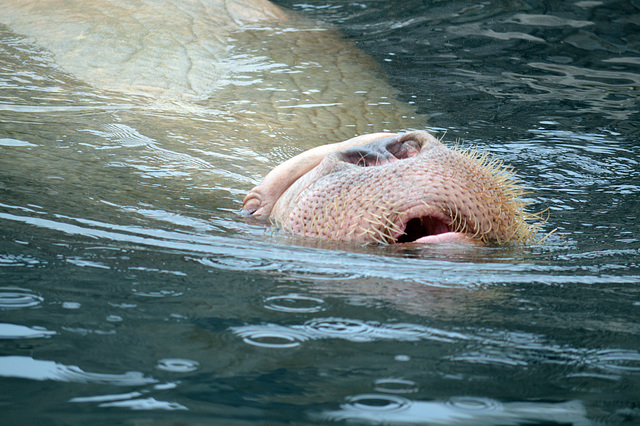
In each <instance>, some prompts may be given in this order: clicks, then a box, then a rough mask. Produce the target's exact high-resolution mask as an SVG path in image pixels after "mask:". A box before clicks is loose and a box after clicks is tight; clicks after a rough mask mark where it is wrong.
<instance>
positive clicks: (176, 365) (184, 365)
mask: <svg viewBox="0 0 640 426" xmlns="http://www.w3.org/2000/svg"><path fill="white" fill-rule="evenodd" d="M199 366H200V364H199V363H198V362H197V361H192V360H190V359H180V358H164V359H161V360H159V361H158V365H156V368H157V369H158V370H164V371H170V372H172V373H189V372H191V371H196V370H197V369H198V367H199Z"/></svg>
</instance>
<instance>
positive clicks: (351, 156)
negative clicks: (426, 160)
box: [340, 137, 421, 167]
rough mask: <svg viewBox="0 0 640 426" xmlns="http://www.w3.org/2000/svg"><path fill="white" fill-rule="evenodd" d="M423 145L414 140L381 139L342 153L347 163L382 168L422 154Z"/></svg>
mask: <svg viewBox="0 0 640 426" xmlns="http://www.w3.org/2000/svg"><path fill="white" fill-rule="evenodd" d="M420 148H421V144H420V143H419V142H417V141H414V140H412V139H407V140H400V139H399V138H397V137H391V138H380V139H377V140H374V141H372V142H369V143H368V144H366V145H363V146H358V147H354V148H348V149H345V150H343V151H341V152H340V154H341V155H342V160H343V161H344V162H346V163H351V164H355V165H356V166H361V167H371V166H381V165H383V164H387V163H393V162H394V161H398V160H405V159H407V158H410V157H414V156H416V155H418V154H419V153H420Z"/></svg>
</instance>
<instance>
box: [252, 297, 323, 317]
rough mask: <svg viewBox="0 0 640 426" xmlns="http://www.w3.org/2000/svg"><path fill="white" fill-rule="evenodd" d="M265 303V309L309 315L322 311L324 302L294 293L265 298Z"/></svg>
mask: <svg viewBox="0 0 640 426" xmlns="http://www.w3.org/2000/svg"><path fill="white" fill-rule="evenodd" d="M265 302H266V304H265V306H264V307H265V308H267V309H271V310H273V311H280V312H288V313H302V314H310V313H314V312H320V311H323V310H324V308H323V307H322V304H323V303H324V300H322V299H320V298H317V297H311V296H301V295H299V294H295V293H292V294H287V295H284V296H271V297H267V298H266V299H265Z"/></svg>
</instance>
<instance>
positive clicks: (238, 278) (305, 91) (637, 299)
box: [0, 0, 640, 424]
mask: <svg viewBox="0 0 640 426" xmlns="http://www.w3.org/2000/svg"><path fill="white" fill-rule="evenodd" d="M152 3H153V4H155V3H156V2H150V4H152ZM280 3H281V4H284V5H285V6H289V7H291V8H293V9H295V10H296V11H298V12H300V13H303V14H305V15H306V16H307V18H304V19H303V18H300V17H296V16H295V15H290V16H289V18H288V20H287V21H280V22H274V21H269V22H261V23H260V22H258V23H252V24H250V25H248V26H244V27H238V28H236V29H235V30H233V31H229V32H228V33H225V35H224V42H225V43H226V44H225V46H226V47H225V52H226V53H224V54H221V53H220V52H218V51H216V52H210V53H211V55H212V56H211V57H209V56H207V55H208V54H206V53H203V52H204V50H202V49H201V47H202V46H203V45H202V44H198V43H200V42H201V41H202V40H198V39H197V37H196V40H195V41H194V42H195V43H196V45H197V46H195V47H194V49H195V50H193V51H192V52H199V53H197V54H196V53H194V57H196V58H199V59H207V58H208V59H211V58H213V57H215V58H217V59H218V60H219V61H220V63H221V65H220V66H221V67H222V68H224V70H225V72H224V73H223V74H219V75H216V76H215V81H214V82H212V81H205V80H206V79H204V80H203V79H201V77H203V76H209V74H208V72H204V73H203V74H200V75H199V77H198V82H199V83H198V84H199V85H196V86H197V87H196V86H193V87H192V89H194V90H195V92H189V93H186V92H185V93H182V92H181V91H180V90H177V89H176V90H165V89H166V88H165V89H162V88H160V89H159V88H156V89H157V90H160V92H162V95H158V96H152V97H148V96H146V95H148V92H144V91H140V90H129V89H131V88H132V87H133V86H132V84H131V80H127V79H123V80H120V81H118V80H115V81H114V80H113V78H112V76H110V75H109V74H108V73H104V74H100V75H99V77H100V78H97V79H92V77H91V75H92V74H91V73H92V70H91V68H88V69H86V70H83V71H81V72H80V71H79V72H78V73H73V72H72V71H73V70H70V69H66V68H65V67H63V66H62V65H61V63H60V62H58V61H59V58H60V52H56V51H52V49H53V50H55V49H63V48H65V46H64V43H61V42H60V40H57V39H55V36H59V33H58V32H55V31H52V30H51V26H50V23H51V22H54V20H53V19H51V20H50V21H46V22H45V21H38V22H44V23H42V27H39V29H38V30H37V31H36V32H34V33H29V32H28V31H27V30H28V29H29V28H28V26H27V27H22V28H23V30H24V32H22V33H21V32H20V31H18V30H16V29H15V28H12V26H11V25H12V24H11V23H10V22H8V21H6V19H8V18H7V17H9V14H8V13H4V11H5V10H9V9H3V15H2V17H0V22H5V24H6V25H1V24H0V58H1V59H0V386H2V388H3V389H4V390H5V392H4V394H5V403H6V404H5V410H4V411H3V420H4V419H6V421H7V422H8V423H13V424H19V423H20V424H22V423H25V422H26V423H42V422H43V421H46V422H54V423H60V424H68V423H78V422H82V421H84V417H83V418H82V419H81V418H80V416H86V415H87V414H88V415H90V416H91V417H92V418H96V416H98V417H99V418H101V419H104V420H103V422H104V423H105V424H107V423H108V424H112V423H118V422H121V420H122V419H123V416H130V415H132V414H131V413H132V412H135V413H136V415H137V416H139V417H137V418H136V419H138V420H140V421H141V422H145V421H146V422H151V423H153V422H156V421H160V422H162V421H183V422H190V421H194V422H201V423H211V422H214V423H231V422H240V423H243V424H250V423H256V424H264V423H265V422H266V423H270V424H271V423H273V424H278V423H282V424H288V423H291V422H298V423H300V424H304V423H309V424H315V423H317V422H335V421H356V422H362V423H384V422H388V423H407V424H416V423H420V422H424V423H429V424H495V423H499V424H522V423H527V422H532V423H572V424H591V423H596V424H597V423H604V424H623V423H625V422H626V423H627V424H635V423H637V422H638V420H640V413H639V412H638V411H637V409H636V406H637V401H638V400H639V399H640V380H639V379H640V376H639V373H640V352H639V348H640V342H639V341H638V337H637V336H639V335H640V321H638V310H639V309H640V289H639V288H638V283H639V282H640V267H639V262H638V259H639V255H640V239H639V238H638V235H640V228H639V227H638V207H637V206H638V201H639V200H638V194H639V192H640V179H639V170H640V167H639V162H640V155H639V151H638V144H637V137H638V122H639V121H638V120H639V112H638V94H637V92H638V88H639V83H638V82H639V81H640V71H639V68H638V67H640V59H639V55H640V53H639V52H640V49H639V48H638V46H639V45H638V43H639V41H640V39H639V38H638V36H637V34H638V31H637V29H638V28H637V27H638V16H640V6H639V5H638V4H637V2H634V1H631V2H616V1H613V2H606V1H597V2H591V1H589V2H559V3H558V2H554V3H551V2H546V3H545V2H543V3H539V4H528V3H526V4H525V3H521V2H500V3H477V2H466V1H449V2H439V3H438V2H436V3H428V2H419V1H408V2H404V3H403V4H402V7H399V6H398V4H397V2H387V1H377V2H351V1H331V2H327V1H316V0H313V1H307V2H305V3H304V4H300V3H299V2H291V1H282V2H280ZM7 4H8V3H7ZM65 4H69V5H71V4H72V3H65ZM43 10H44V9H42V10H39V11H38V13H46V11H44V12H43ZM59 10H62V9H59ZM185 10H186V9H185ZM183 12H184V10H183V11H181V12H176V16H175V22H174V24H175V25H178V24H179V23H180V22H182V23H183V24H184V25H185V28H186V27H187V26H188V25H189V24H188V22H187V21H188V20H187V21H184V20H183V21H181V19H183V18H184V15H182V13H183ZM56 13H57V12H56ZM114 16H115V15H114ZM315 19H320V20H323V21H327V22H330V23H331V24H336V25H338V26H340V28H341V29H343V30H344V31H345V33H346V34H347V36H348V37H350V38H351V39H353V40H351V41H353V42H356V43H357V46H358V47H360V48H362V49H364V50H365V51H366V52H367V53H369V54H371V55H372V56H373V57H374V58H375V59H376V60H377V62H379V63H380V64H381V67H382V69H383V71H385V72H386V73H387V77H388V81H390V82H391V83H392V84H393V85H394V86H395V88H394V87H392V86H391V85H390V84H389V83H388V82H387V79H385V78H382V76H381V74H380V73H379V71H378V70H377V68H376V64H375V63H374V62H373V61H372V60H371V58H370V57H368V56H366V55H365V54H363V53H362V51H360V50H358V49H357V48H356V47H354V45H353V44H351V43H350V42H349V41H344V40H342V39H341V38H340V35H339V34H338V33H337V32H336V31H335V30H334V29H331V28H330V24H325V23H322V22H317V21H315ZM108 22H110V21H109V20H105V23H106V24H105V25H107V24H108ZM131 22H132V21H127V22H123V27H122V28H124V30H122V29H121V30H122V31H123V32H122V33H117V31H119V30H117V29H114V31H115V32H114V34H117V37H116V38H117V39H122V40H127V41H128V42H130V41H131V40H132V39H129V38H127V37H128V36H127V34H129V35H132V34H136V33H135V29H133V30H129V29H127V28H128V27H126V25H129V24H131ZM14 23H15V20H14ZM39 25H40V24H39ZM53 27H55V25H53ZM131 28H135V27H131ZM154 28H164V27H162V26H161V25H160V27H154ZM39 31H45V32H46V31H52V32H51V33H50V35H51V37H53V38H51V37H50V38H49V39H48V41H47V43H43V42H41V40H40V39H39V37H41V33H39ZM127 31H128V32H127ZM220 34H221V33H220ZM220 34H218V36H220ZM181 37H182V35H181ZM178 38H179V37H178ZM88 41H90V40H84V41H83V43H85V42H88ZM175 41H176V40H173V41H172V40H169V39H166V40H164V41H163V43H165V47H166V48H168V49H171V48H172V46H173V48H175V45H172V43H173V42H175ZM176 43H177V42H176ZM81 45H83V46H85V47H86V46H89V47H91V44H82V43H81ZM61 46H62V47H61ZM198 46H199V47H198ZM125 47H126V46H125ZM123 48H124V47H123ZM88 53H91V50H89V51H88ZM147 53H148V52H147ZM214 53H215V55H214ZM140 54H141V55H142V56H144V55H145V54H146V53H145V51H144V49H143V50H141V53H140ZM198 55H204V56H198ZM219 55H222V56H219ZM150 57H152V56H150ZM67 59H68V58H67ZM87 63H89V62H87ZM76 65H82V64H76ZM201 65H202V66H203V67H204V68H201V69H207V70H208V69H209V68H207V67H208V66H207V65H206V64H204V63H202V64H201ZM222 68H221V69H222ZM94 71H95V70H94ZM165 71H166V70H165ZM174 71H176V70H174ZM178 71H179V70H178ZM85 72H87V73H88V74H83V73H85ZM169 74H171V73H170V72H169ZM167 75H168V74H167ZM83 76H84V77H86V78H83ZM149 76H150V75H149ZM149 76H147V77H149ZM207 78H208V77H207ZM105 79H106V80H109V81H110V83H109V85H106V87H103V86H101V84H100V82H103V83H104V82H105V81H106V80H105ZM141 81H142V80H141ZM147 83H148V81H147ZM205 83H206V84H205ZM105 84H106V83H105ZM145 84H146V83H145ZM180 84H182V81H181V82H180ZM176 87H182V86H180V85H179V84H177V83H176ZM127 88H128V89H127ZM198 88H199V89H198ZM108 89H110V90H108ZM174 89H175V87H174ZM145 90H146V89H145ZM145 93H146V95H145ZM398 97H399V99H400V100H399V99H398ZM415 110H417V111H419V112H420V114H416V113H415ZM424 128H429V129H431V130H432V131H433V132H434V133H436V134H437V135H438V136H442V135H443V134H445V133H446V136H445V137H444V140H445V141H452V142H453V141H455V140H456V139H459V143H460V144H461V145H463V146H468V145H475V146H477V147H478V148H480V149H485V150H488V151H490V152H492V153H494V154H495V155H496V156H498V157H499V158H501V159H503V160H504V161H505V162H507V163H510V164H512V165H513V166H514V168H515V170H516V172H517V176H518V177H519V178H520V179H522V182H523V184H524V185H525V187H526V188H527V189H528V190H529V191H530V193H529V194H528V195H527V197H528V198H527V200H528V201H529V202H530V203H531V206H530V207H529V208H530V210H531V211H541V210H544V209H547V208H548V217H549V221H548V223H547V224H545V225H544V231H546V232H549V231H551V230H553V229H556V228H557V231H556V232H555V233H554V234H553V235H552V236H551V237H550V238H549V239H548V240H547V241H545V243H544V244H543V245H541V246H533V247H501V248H478V247H473V248H456V247H419V246H405V247H402V246H397V247H379V246H359V245H355V244H335V243H331V242H319V241H312V240H300V239H297V238H294V237H292V236H290V235H284V234H283V233H281V232H278V231H277V230H273V229H263V228H261V227H256V226H253V225H249V224H247V223H244V222H243V221H242V220H241V219H240V218H239V217H238V215H237V211H238V209H239V205H240V202H241V200H242V198H243V197H244V194H245V193H246V191H247V190H248V189H250V188H251V187H252V186H253V185H254V184H256V183H257V182H258V181H259V180H260V179H261V177H262V176H263V175H264V174H265V173H266V172H267V171H268V170H270V169H271V168H272V167H273V166H274V165H276V164H278V163H279V162H281V161H283V160H285V159H287V158H289V157H291V156H292V155H295V154H297V153H299V152H301V151H302V150H304V149H307V148H310V147H313V146H317V145H319V144H323V143H327V142H331V141H338V140H341V139H345V138H348V137H350V136H352V135H354V134H360V133H365V132H369V131H382V130H387V129H388V130H393V131H396V130H408V129H424ZM167 412H170V414H169V415H170V416H171V418H170V419H171V420H168V418H166V417H165V416H166V415H167ZM183 416H184V417H183ZM127 418H129V417H127Z"/></svg>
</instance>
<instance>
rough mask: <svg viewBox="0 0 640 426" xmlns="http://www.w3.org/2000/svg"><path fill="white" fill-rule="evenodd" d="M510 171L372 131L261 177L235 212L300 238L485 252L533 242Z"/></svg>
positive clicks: (428, 143) (423, 136)
mask: <svg viewBox="0 0 640 426" xmlns="http://www.w3.org/2000/svg"><path fill="white" fill-rule="evenodd" d="M523 194H524V191H523V189H522V187H521V185H519V183H518V181H517V180H516V179H515V178H514V172H513V170H512V169H511V168H509V167H508V166H505V165H504V163H502V162H501V161H500V160H498V159H496V158H494V157H493V156H491V155H488V154H486V153H480V152H478V151H474V150H470V149H466V150H465V149H461V148H457V147H454V148H448V147H447V146H445V145H444V144H443V143H442V142H441V141H439V140H438V139H436V138H435V137H434V136H432V135H431V134H430V133H427V132H424V131H414V132H409V133H404V134H396V133H374V134H368V135H364V136H359V137H355V138H352V139H349V140H347V141H345V142H341V143H337V144H328V145H323V146H319V147H317V148H314V149H311V150H309V151H306V152H304V153H302V154H299V155H297V156H295V157H293V158H291V159H289V160H288V161H286V162H284V163H282V164H281V165H279V166H277V167H276V168H275V169H273V170H272V171H271V172H270V173H269V174H267V175H266V177H265V178H264V180H263V181H262V183H260V184H259V185H258V186H256V187H255V188H253V189H252V190H251V191H250V192H249V194H248V195H247V196H246V197H245V199H244V201H243V204H242V210H241V214H242V215H243V216H245V217H247V218H251V219H253V220H255V221H259V222H272V223H275V224H276V225H278V226H280V227H282V228H284V229H286V230H289V231H291V232H292V233H294V234H297V235H301V236H305V237H316V238H321V239H328V240H336V241H354V242H363V243H381V244H391V243H411V242H412V243H423V244H465V245H466V244H470V245H494V244H506V243H511V242H518V243H528V242H531V241H533V240H534V238H535V235H536V230H537V225H535V224H530V223H529V222H528V221H529V220H531V219H534V218H536V217H537V216H536V215H535V214H532V213H528V212H526V211H525V206H526V205H527V203H526V202H524V201H523V200H522V199H521V196H522V195H523Z"/></svg>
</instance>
